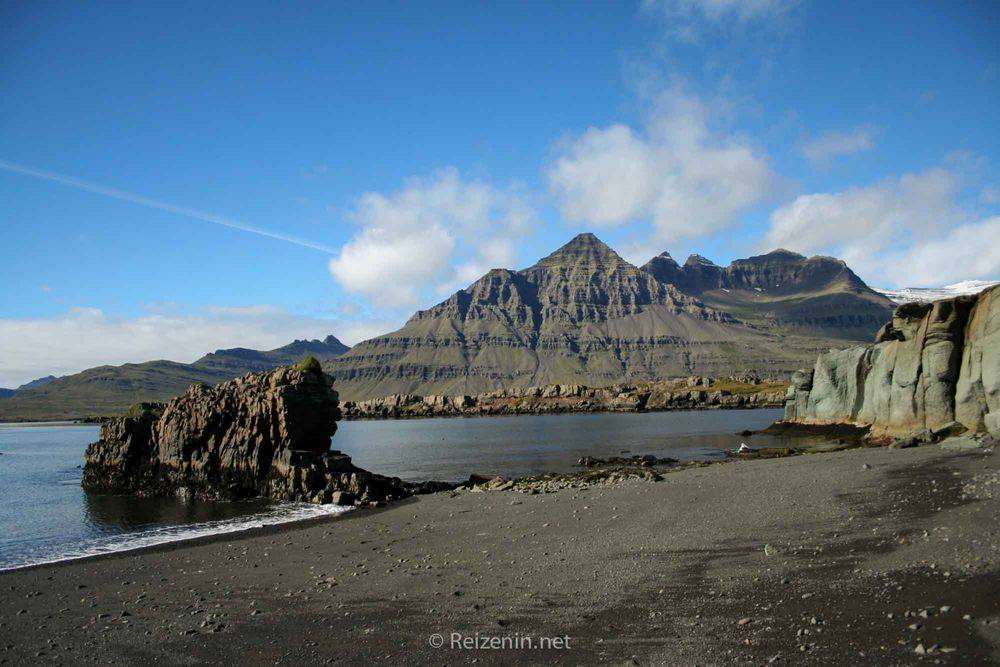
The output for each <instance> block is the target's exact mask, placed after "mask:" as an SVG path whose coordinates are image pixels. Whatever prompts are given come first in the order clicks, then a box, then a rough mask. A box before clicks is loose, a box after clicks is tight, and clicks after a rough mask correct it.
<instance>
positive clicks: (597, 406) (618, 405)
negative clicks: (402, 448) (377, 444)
mask: <svg viewBox="0 0 1000 667" xmlns="http://www.w3.org/2000/svg"><path fill="white" fill-rule="evenodd" d="M784 387H785V383H784V382H780V381H775V380H761V379H759V378H755V377H740V378H724V379H720V380H716V379H713V378H703V377H696V376H692V377H688V378H681V379H677V380H662V381H659V382H652V383H645V384H639V385H631V384H617V385H612V386H608V387H587V386H584V385H579V384H564V385H559V384H553V385H546V386H543V387H525V388H517V387H512V388H509V389H497V390H496V391H491V392H487V393H483V394H476V395H458V396H444V395H440V394H439V395H431V396H420V395H419V394H392V395H390V396H385V397H383V398H375V399H371V400H367V401H360V402H355V401H347V402H345V403H344V418H345V419H399V418H408V417H456V416H463V417H470V416H488V415H521V414H554V413H563V412H646V411H657V410H699V409H717V408H776V407H781V405H782V404H783V401H784V396H785V391H784Z"/></svg>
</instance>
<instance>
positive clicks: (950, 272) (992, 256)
mask: <svg viewBox="0 0 1000 667" xmlns="http://www.w3.org/2000/svg"><path fill="white" fill-rule="evenodd" d="M883 272H884V275H886V276H887V277H888V278H889V279H890V280H892V281H893V282H895V284H897V285H917V286H940V285H947V284H949V283H954V282H957V281H960V280H970V279H977V278H981V279H985V280H991V279H992V280H996V279H997V278H1000V216H993V217H991V218H987V219H986V220H982V221H979V222H972V223H968V224H965V225H959V226H957V227H955V228H954V229H951V230H950V231H948V232H947V233H946V234H944V235H943V236H941V237H938V238H936V239H931V240H927V241H923V242H918V243H915V244H913V245H912V246H910V247H909V248H907V249H906V250H904V251H901V252H895V253H894V252H890V253H889V254H888V255H887V257H886V265H885V267H884V271H883Z"/></svg>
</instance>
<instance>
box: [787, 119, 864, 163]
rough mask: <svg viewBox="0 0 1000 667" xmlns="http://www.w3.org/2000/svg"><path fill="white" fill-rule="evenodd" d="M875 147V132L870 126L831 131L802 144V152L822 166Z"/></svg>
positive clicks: (811, 160)
mask: <svg viewBox="0 0 1000 667" xmlns="http://www.w3.org/2000/svg"><path fill="white" fill-rule="evenodd" d="M873 148H875V132H874V130H873V129H872V128H870V127H858V128H855V129H853V130H851V131H849V132H829V133H827V134H823V135H820V136H818V137H815V138H814V139H810V140H809V141H807V142H806V143H805V144H803V145H802V154H803V155H805V156H806V159H808V160H809V161H810V162H812V163H813V164H814V165H818V166H822V165H826V164H828V163H830V162H831V161H832V160H834V159H835V158H838V157H843V156H845V155H854V154H855V153H860V152H862V151H870V150H872V149H873Z"/></svg>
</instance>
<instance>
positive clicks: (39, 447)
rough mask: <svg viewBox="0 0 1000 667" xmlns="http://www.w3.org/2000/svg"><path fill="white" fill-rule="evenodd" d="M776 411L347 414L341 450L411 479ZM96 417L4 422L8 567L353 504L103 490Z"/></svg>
mask: <svg viewBox="0 0 1000 667" xmlns="http://www.w3.org/2000/svg"><path fill="white" fill-rule="evenodd" d="M780 414H781V413H780V410H732V411H700V412H699V411H690V412H658V413H646V414H614V413H599V414H569V415H540V416H518V417H477V418H451V419H415V420H398V421H357V422H343V423H341V424H340V428H339V429H338V431H337V434H336V436H335V437H334V438H333V448H334V449H339V450H341V451H343V452H345V453H347V454H349V455H350V456H351V457H353V459H354V462H355V464H357V465H358V466H361V467H362V468H365V469H367V470H371V471H373V472H378V473H382V474H385V475H392V476H398V477H401V478H403V479H406V480H411V481H416V480H426V479H438V480H447V481H457V480H461V479H466V478H468V476H469V474H470V473H477V474H481V475H505V476H517V475H530V474H537V473H541V472H547V471H567V470H571V469H573V467H574V464H575V463H576V461H577V459H578V458H579V457H581V456H585V455H590V456H618V455H621V454H622V453H624V452H628V453H630V454H655V455H657V456H670V457H674V458H678V459H706V458H713V457H719V456H722V451H723V450H724V449H731V448H733V447H736V446H738V445H739V443H740V442H741V441H742V440H747V441H748V442H749V443H750V444H751V445H765V444H769V445H770V444H776V439H774V438H769V437H767V436H753V437H752V438H741V437H740V436H737V435H735V433H737V432H738V431H741V430H743V429H759V428H762V427H764V426H766V425H767V424H770V423H771V422H773V421H774V420H775V419H778V418H779V417H780ZM98 431H99V427H97V426H95V425H73V424H62V425H53V424H34V425H25V424H0V569H6V568H10V567H19V566H23V565H30V564H35V563H42V562H50V561H55V560H63V559H68V558H76V557H80V556H86V555H93V554H100V553H110V552H115V551H123V550H128V549H134V548H138V547H142V546H150V545H155V544H162V543H165V542H172V541H177V540H181V539H188V538H192V537H199V536H204V535H213V534H219V533H227V532H234V531H237V530H243V529H246V528H252V527H256V526H263V525H270V524H275V523H282V522H286V521H292V520H298V519H304V518H309V517H315V516H322V515H328V514H336V513H340V512H343V511H346V510H345V509H344V508H337V507H331V506H313V505H302V504H287V503H285V504H278V503H268V502H263V501H255V502H241V503H213V502H200V501H197V502H183V501H181V500H178V499H174V498H136V497H132V496H96V495H90V494H86V493H84V492H83V490H82V489H81V488H80V479H81V476H82V464H83V452H84V450H85V449H86V447H87V444H88V443H90V442H93V441H94V440H96V439H97V437H98Z"/></svg>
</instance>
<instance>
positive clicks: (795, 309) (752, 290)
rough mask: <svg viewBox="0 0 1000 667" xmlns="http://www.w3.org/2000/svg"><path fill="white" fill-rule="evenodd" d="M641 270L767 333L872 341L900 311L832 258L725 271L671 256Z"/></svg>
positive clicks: (774, 259)
mask: <svg viewBox="0 0 1000 667" xmlns="http://www.w3.org/2000/svg"><path fill="white" fill-rule="evenodd" d="M642 268H643V269H644V270H646V271H647V272H649V273H650V274H651V275H653V276H655V277H656V278H657V279H658V280H660V281H662V282H665V283H669V284H671V285H674V286H676V287H677V288H678V289H679V290H681V291H682V292H684V293H685V294H688V295H691V296H695V297H697V298H698V299H700V300H701V301H703V302H704V303H705V304H706V305H707V306H710V307H712V308H715V309H717V310H724V311H726V312H729V313H731V314H732V315H734V316H735V317H737V318H738V319H740V320H742V321H744V322H746V323H750V324H753V325H756V326H758V327H762V328H766V329H779V330H781V331H783V332H790V331H795V332H798V333H802V334H806V335H818V336H821V337H828V338H835V339H845V340H859V341H866V342H867V341H869V340H871V339H872V337H873V336H874V335H875V333H876V332H877V331H878V329H879V327H881V326H882V325H883V324H885V322H887V321H888V320H889V319H890V318H891V317H892V311H893V305H894V304H893V303H892V302H891V301H890V300H889V299H887V298H886V297H885V296H884V295H883V294H880V293H878V292H876V291H875V290H873V289H871V288H870V287H868V285H866V284H865V283H864V281H863V280H861V278H859V277H858V276H857V275H856V274H855V273H854V272H853V271H851V269H850V268H848V266H847V264H845V263H844V262H843V261H841V260H839V259H835V258H833V257H821V256H817V257H805V256H803V255H800V254H798V253H795V252H791V251H789V250H781V249H779V250H775V251H774V252H770V253H767V254H766V255H757V256H755V257H748V258H746V259H737V260H735V261H733V262H732V263H731V264H730V265H729V266H726V267H722V266H718V265H716V264H714V263H713V262H712V261H710V260H708V259H706V258H704V257H702V256H701V255H691V256H690V257H689V258H688V259H687V261H686V262H685V263H684V266H680V265H678V264H677V262H675V261H674V259H673V258H672V257H671V256H670V253H667V252H664V253H662V254H661V255H658V256H657V257H654V258H653V259H651V260H649V262H647V263H646V264H645V265H644V266H643V267H642Z"/></svg>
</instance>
